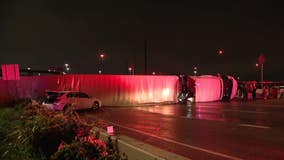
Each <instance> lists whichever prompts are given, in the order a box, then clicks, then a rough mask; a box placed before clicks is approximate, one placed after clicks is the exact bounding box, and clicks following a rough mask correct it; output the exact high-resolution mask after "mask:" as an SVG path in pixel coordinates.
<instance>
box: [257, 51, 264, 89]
mask: <svg viewBox="0 0 284 160" xmlns="http://www.w3.org/2000/svg"><path fill="white" fill-rule="evenodd" d="M258 62H259V64H260V67H261V68H260V69H261V74H260V79H261V88H263V81H264V69H263V67H264V62H265V57H264V54H260V56H259V57H258Z"/></svg>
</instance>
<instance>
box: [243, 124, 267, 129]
mask: <svg viewBox="0 0 284 160" xmlns="http://www.w3.org/2000/svg"><path fill="white" fill-rule="evenodd" d="M239 126H242V127H252V128H262V129H269V128H271V127H268V126H260V125H253V124H239Z"/></svg>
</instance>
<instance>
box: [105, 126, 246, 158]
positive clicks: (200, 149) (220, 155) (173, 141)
mask: <svg viewBox="0 0 284 160" xmlns="http://www.w3.org/2000/svg"><path fill="white" fill-rule="evenodd" d="M108 122H109V123H111V124H113V125H116V126H119V127H121V128H125V129H128V130H130V131H134V132H137V133H140V134H144V135H147V136H150V137H154V138H157V139H161V140H164V141H167V142H171V143H175V144H178V145H181V146H185V147H188V148H191V149H195V150H198V151H203V152H206V153H209V154H213V155H216V156H219V157H223V158H227V159H232V160H242V159H241V158H238V157H234V156H230V155H227V154H223V153H219V152H215V151H211V150H208V149H204V148H200V147H197V146H193V145H189V144H184V143H181V142H177V141H175V140H171V139H168V138H163V137H159V136H156V135H154V134H151V133H146V132H143V131H139V130H136V129H133V128H128V127H125V126H122V125H119V124H116V123H113V122H110V121H108Z"/></svg>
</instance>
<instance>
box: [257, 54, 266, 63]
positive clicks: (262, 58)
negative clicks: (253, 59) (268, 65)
mask: <svg viewBox="0 0 284 160" xmlns="http://www.w3.org/2000/svg"><path fill="white" fill-rule="evenodd" d="M264 61H265V57H264V55H263V54H261V55H260V56H259V57H258V62H259V63H260V64H264Z"/></svg>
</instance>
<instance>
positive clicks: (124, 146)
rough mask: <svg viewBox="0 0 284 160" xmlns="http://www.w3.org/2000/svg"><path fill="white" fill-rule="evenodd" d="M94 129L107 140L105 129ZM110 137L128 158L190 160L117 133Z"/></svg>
mask: <svg viewBox="0 0 284 160" xmlns="http://www.w3.org/2000/svg"><path fill="white" fill-rule="evenodd" d="M95 130H96V131H100V135H101V137H100V138H101V139H102V140H104V141H107V139H108V137H109V135H108V134H107V133H106V131H105V130H103V129H100V128H95ZM111 137H112V140H113V142H117V147H118V150H119V152H120V154H123V153H125V154H126V155H127V158H128V160H172V159H174V160H190V159H189V158H186V157H183V156H180V155H177V154H175V153H171V152H168V151H166V150H163V149H160V148H158V147H155V146H152V145H149V144H146V143H144V142H141V141H138V140H135V139H133V138H130V137H127V136H123V135H118V136H111Z"/></svg>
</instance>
